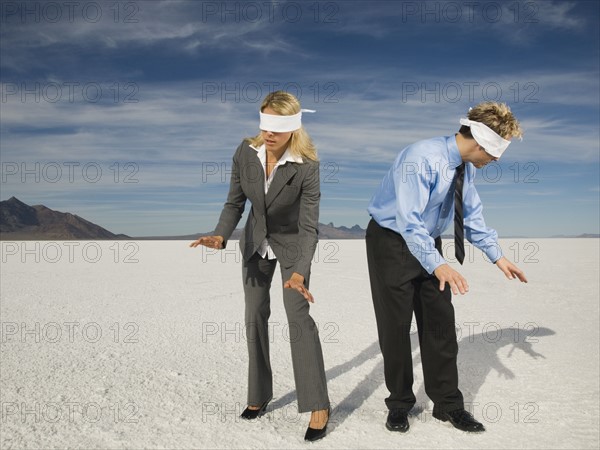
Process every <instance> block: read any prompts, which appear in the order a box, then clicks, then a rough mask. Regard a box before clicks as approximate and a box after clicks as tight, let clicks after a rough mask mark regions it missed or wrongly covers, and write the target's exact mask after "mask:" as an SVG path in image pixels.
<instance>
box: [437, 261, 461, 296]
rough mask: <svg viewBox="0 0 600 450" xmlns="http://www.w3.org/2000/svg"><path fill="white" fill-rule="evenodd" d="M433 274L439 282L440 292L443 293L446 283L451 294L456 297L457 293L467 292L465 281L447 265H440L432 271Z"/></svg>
mask: <svg viewBox="0 0 600 450" xmlns="http://www.w3.org/2000/svg"><path fill="white" fill-rule="evenodd" d="M433 274H434V275H435V276H436V277H437V279H438V280H440V291H443V290H444V288H445V286H446V283H448V286H450V289H452V293H453V294H454V295H457V294H458V293H459V292H460V293H461V294H465V293H467V292H469V285H468V284H467V280H466V279H465V278H464V277H463V276H462V275H461V274H460V273H458V272H457V271H456V270H454V269H453V268H452V267H450V266H449V265H448V264H442V265H441V266H438V268H437V269H435V270H434V271H433Z"/></svg>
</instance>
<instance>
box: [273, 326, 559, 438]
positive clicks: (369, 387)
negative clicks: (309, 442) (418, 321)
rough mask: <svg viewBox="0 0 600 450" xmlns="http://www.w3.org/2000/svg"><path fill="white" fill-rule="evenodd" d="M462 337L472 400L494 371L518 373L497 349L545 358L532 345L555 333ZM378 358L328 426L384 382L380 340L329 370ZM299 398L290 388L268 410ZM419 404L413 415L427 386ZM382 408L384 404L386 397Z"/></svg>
mask: <svg viewBox="0 0 600 450" xmlns="http://www.w3.org/2000/svg"><path fill="white" fill-rule="evenodd" d="M462 334H463V336H462V337H460V339H459V342H458V346H459V351H458V371H459V387H460V389H461V391H462V392H463V396H464V398H465V402H466V403H467V402H472V401H473V400H474V399H475V397H476V396H477V393H478V392H479V389H480V388H481V386H483V383H484V382H485V380H486V379H487V377H488V375H489V374H490V373H491V372H497V374H498V376H504V377H505V378H507V379H512V378H515V377H516V375H515V374H514V373H513V372H512V371H511V370H510V369H509V368H508V367H507V366H506V365H505V364H503V363H502V361H501V360H500V357H499V355H498V352H499V351H500V349H502V348H504V347H506V346H511V348H510V350H509V353H508V358H510V357H511V356H512V355H513V352H514V351H515V350H521V351H523V352H524V353H525V354H527V355H529V356H531V357H532V358H534V359H537V358H545V357H544V355H542V354H540V353H538V352H536V351H535V350H534V349H533V347H534V346H535V344H536V343H537V342H538V341H539V338H541V337H543V336H551V335H553V334H555V332H554V331H553V330H551V329H549V328H544V327H538V326H537V325H535V324H532V326H531V327H529V328H527V329H523V328H512V327H511V328H497V327H487V329H486V331H485V332H482V333H478V334H472V333H465V332H464V331H463V333H462ZM418 350H419V343H418V337H417V334H416V333H414V334H412V335H411V353H412V354H413V371H414V372H415V373H416V372H417V371H418V370H421V369H420V368H419V367H420V366H421V354H420V352H419V351H418ZM376 357H377V358H378V359H379V361H378V363H377V364H376V365H375V367H373V369H371V371H370V372H369V373H368V374H367V375H366V376H365V377H364V378H363V379H362V380H361V381H360V382H359V383H358V384H357V385H356V386H355V387H354V389H352V391H351V392H350V393H349V394H348V395H347V396H346V397H345V398H344V399H343V400H342V401H341V402H340V403H339V404H337V405H335V404H332V408H333V409H332V411H331V419H330V424H329V429H330V430H333V429H335V428H337V427H338V426H340V425H341V424H342V423H343V422H344V421H345V420H346V419H347V418H348V417H350V416H351V415H352V414H353V413H354V412H355V411H357V410H358V409H359V408H360V407H361V406H362V405H363V403H364V402H365V401H366V400H367V399H368V398H369V397H370V396H371V395H372V394H373V393H374V392H375V391H376V390H377V389H379V388H380V386H382V385H384V384H385V381H384V376H383V359H382V357H381V352H380V349H379V343H378V342H377V341H376V342H373V343H372V344H371V345H369V346H368V347H367V348H365V349H364V350H363V351H362V352H360V353H359V354H358V355H356V356H355V357H354V358H352V359H351V360H350V361H347V362H345V363H342V364H339V365H337V366H335V367H333V368H331V369H329V370H327V371H326V377H327V381H328V382H331V381H332V380H333V379H335V378H337V377H339V376H340V375H343V374H344V373H346V372H349V371H350V370H352V369H354V368H357V367H359V366H361V365H362V364H364V363H365V362H367V361H368V360H370V359H373V358H376ZM295 398H296V392H295V391H291V392H289V393H287V394H286V395H284V396H283V397H281V398H278V399H277V400H276V401H275V402H273V404H272V407H271V408H269V409H272V410H276V409H279V408H283V407H284V406H286V405H288V404H290V403H292V402H293V401H294V400H295ZM416 398H417V403H416V404H415V406H414V407H413V409H412V410H411V412H410V414H411V415H418V414H420V413H421V412H423V411H424V409H425V405H426V404H427V403H428V402H429V400H428V398H427V396H426V394H425V386H424V385H423V383H421V384H420V386H419V390H418V392H417V394H416ZM381 402H382V410H384V406H383V398H382V399H381Z"/></svg>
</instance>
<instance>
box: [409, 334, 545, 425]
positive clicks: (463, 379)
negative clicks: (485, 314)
mask: <svg viewBox="0 0 600 450" xmlns="http://www.w3.org/2000/svg"><path fill="white" fill-rule="evenodd" d="M490 325H491V324H490ZM494 325H496V324H494ZM553 334H556V333H555V332H554V331H553V330H551V329H549V328H545V327H538V326H537V325H536V324H533V323H532V324H531V326H530V327H527V328H526V329H524V328H513V327H510V328H500V327H499V326H497V327H496V326H488V327H487V330H486V331H485V332H481V333H478V334H472V333H467V332H465V330H463V337H462V338H461V339H459V341H458V348H459V350H458V361H457V366H458V380H459V388H460V390H461V392H462V393H463V397H464V401H465V403H472V402H473V401H474V399H475V398H476V397H477V394H478V393H479V390H480V389H481V386H483V384H484V383H485V381H486V379H487V378H488V376H489V375H493V374H494V373H495V374H496V375H497V376H498V377H503V378H505V379H507V380H510V379H513V378H516V375H515V373H514V372H512V371H511V370H510V368H509V367H508V366H507V365H505V364H504V363H503V362H502V361H501V359H500V356H499V354H500V353H501V349H502V348H504V347H507V346H510V349H509V350H508V355H507V356H506V357H507V358H510V357H512V355H513V353H514V351H515V350H520V351H522V352H524V353H525V354H526V355H529V356H531V357H532V358H533V359H538V358H543V359H545V358H546V357H545V356H544V355H542V354H541V353H538V352H536V351H535V350H534V346H535V344H536V343H538V342H539V340H540V338H541V337H544V336H551V335H553ZM417 365H420V353H419V354H418V355H415V356H414V357H413V367H416V366H417ZM416 398H417V403H416V404H415V406H414V407H413V409H412V410H411V415H418V414H420V413H421V412H423V411H424V410H425V406H426V405H428V404H431V401H430V400H429V398H428V397H427V394H426V393H425V385H424V384H423V383H421V384H420V386H419V390H418V392H417V394H416Z"/></svg>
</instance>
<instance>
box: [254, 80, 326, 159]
mask: <svg viewBox="0 0 600 450" xmlns="http://www.w3.org/2000/svg"><path fill="white" fill-rule="evenodd" d="M265 108H271V109H272V110H273V111H275V112H276V113H277V114H281V115H282V116H291V115H293V114H297V113H299V112H300V102H299V101H298V99H297V98H296V97H295V96H293V95H292V94H290V93H289V92H285V91H275V92H271V93H270V94H268V95H267V96H266V97H265V99H264V100H263V102H262V105H261V106H260V110H261V111H264V110H265ZM246 140H247V141H248V142H250V144H252V145H253V146H254V147H259V146H261V145H263V144H264V139H263V137H262V135H261V133H258V135H257V136H254V137H251V138H247V139H246ZM290 151H291V152H292V153H293V154H294V155H296V156H300V157H302V158H306V159H310V160H312V161H318V160H319V159H318V157H317V149H316V147H315V145H314V144H313V142H312V139H311V138H310V136H309V135H308V133H307V132H306V130H305V129H304V127H300V128H299V129H297V130H296V131H293V132H292V137H291V139H290Z"/></svg>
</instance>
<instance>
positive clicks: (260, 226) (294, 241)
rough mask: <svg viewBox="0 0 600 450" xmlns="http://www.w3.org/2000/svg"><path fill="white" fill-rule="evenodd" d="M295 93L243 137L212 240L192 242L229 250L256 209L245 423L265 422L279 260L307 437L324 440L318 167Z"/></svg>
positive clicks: (248, 250)
mask: <svg viewBox="0 0 600 450" xmlns="http://www.w3.org/2000/svg"><path fill="white" fill-rule="evenodd" d="M301 117H302V110H301V109H300V103H299V102H298V99H297V98H296V97H294V96H293V95H291V94H289V93H287V92H283V91H277V92H272V93H270V94H269V95H267V97H266V98H265V99H264V101H263V103H262V105H261V108H260V130H261V131H260V134H258V135H257V136H256V137H254V138H251V139H245V140H244V141H243V142H242V143H241V144H240V146H239V147H238V148H237V151H236V152H235V155H234V156H233V166H232V174H231V185H230V188H229V195H228V197H227V202H226V203H225V206H224V207H223V211H222V212H221V217H220V218H219V223H218V225H217V227H216V229H215V235H214V236H205V237H202V238H200V239H198V240H197V241H195V242H193V243H192V244H190V246H191V247H197V246H199V245H204V246H206V247H210V248H216V249H222V248H225V246H226V244H227V240H228V239H229V237H230V236H231V234H232V233H233V231H234V230H235V227H236V225H237V224H238V222H239V221H240V218H241V217H242V213H243V211H244V206H245V204H246V200H247V199H248V200H250V202H251V204H252V209H251V210H250V214H249V217H248V220H247V222H246V226H245V228H244V233H243V235H242V238H241V240H240V248H241V251H242V256H243V269H242V273H243V283H244V294H245V304H246V312H245V321H246V332H247V342H248V354H249V355H248V356H249V368H248V407H247V408H246V409H245V410H244V412H243V413H242V418H244V419H255V418H257V417H259V416H261V415H262V414H263V413H264V412H265V409H266V407H267V404H268V403H269V401H270V400H271V399H272V397H273V382H272V372H271V364H270V360H269V336H268V320H269V315H270V297H269V289H270V287H271V280H272V278H273V273H274V272H275V266H276V264H277V261H279V264H280V268H281V274H282V278H283V287H284V289H283V302H284V306H285V311H286V315H287V319H288V322H289V326H290V331H293V332H290V336H291V337H292V338H291V339H290V341H291V347H292V365H293V369H294V379H295V382H296V392H297V395H298V410H299V412H301V413H303V412H308V411H312V414H311V419H310V423H309V426H308V429H307V431H306V435H305V437H304V438H305V439H306V440H309V441H313V440H317V439H320V438H322V437H324V436H325V433H326V430H327V423H328V421H329V397H328V394H327V383H326V380H325V368H324V365H323V354H322V351H321V344H320V342H319V337H318V330H317V327H316V326H315V323H314V321H313V319H312V318H311V317H310V315H309V302H310V303H313V302H314V299H313V296H312V294H311V293H310V291H309V290H308V286H309V278H310V264H311V260H312V258H313V255H314V252H315V248H316V245H317V225H318V216H319V199H320V196H321V192H320V185H319V163H318V160H317V155H316V149H315V147H314V145H313V143H312V141H311V139H310V137H309V136H308V133H307V132H306V131H305V130H304V128H303V127H302V124H301Z"/></svg>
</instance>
